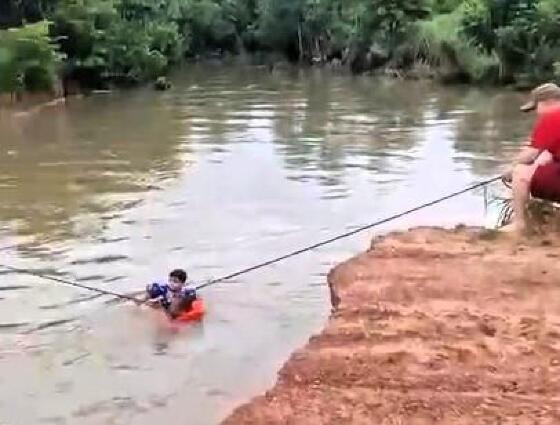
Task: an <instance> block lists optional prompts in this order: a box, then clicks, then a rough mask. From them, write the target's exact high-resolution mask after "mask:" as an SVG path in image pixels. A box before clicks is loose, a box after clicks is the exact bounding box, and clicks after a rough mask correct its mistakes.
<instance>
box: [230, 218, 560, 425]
mask: <svg viewBox="0 0 560 425" xmlns="http://www.w3.org/2000/svg"><path fill="white" fill-rule="evenodd" d="M373 245H375V249H371V250H369V251H368V252H365V253H363V254H361V255H358V256H357V257H355V258H353V259H351V260H349V261H347V262H345V263H343V264H341V265H339V266H338V267H336V268H335V269H334V270H332V272H331V273H330V275H329V284H330V285H331V287H332V292H333V294H334V295H335V298H336V296H338V297H339V298H340V300H339V301H340V303H339V305H338V309H337V311H336V312H334V313H333V315H332V317H331V319H330V320H329V322H328V324H327V326H326V328H325V330H324V331H323V332H322V333H321V334H320V335H318V336H314V337H312V338H311V339H310V341H309V343H308V344H307V346H306V347H304V348H303V349H301V350H299V351H297V352H296V353H294V354H293V355H292V357H291V358H290V360H289V361H288V362H287V363H286V364H285V366H284V367H283V368H282V370H281V371H280V373H279V377H278V381H277V384H276V386H275V387H274V388H272V389H271V390H270V391H268V392H267V393H266V394H265V395H263V396H259V397H257V398H255V399H254V400H252V401H251V402H250V403H248V404H247V405H244V406H241V407H239V408H238V409H237V410H235V411H234V412H233V413H232V415H231V416H230V417H229V418H227V419H226V420H225V422H224V424H226V425H233V424H259V425H262V424H415V425H416V424H418V425H419V424H433V423H438V424H465V425H467V424H469V425H472V424H498V423H499V424H557V423H560V395H559V394H560V278H559V276H560V261H559V255H560V236H558V235H554V236H548V237H534V238H532V239H528V240H524V241H522V242H519V241H515V240H514V239H513V238H512V237H511V236H509V235H496V234H494V233H488V232H485V231H480V230H476V229H459V230H453V231H446V230H441V229H432V228H430V229H428V228H421V229H415V230H412V231H409V232H405V233H398V234H391V235H389V236H387V237H385V238H383V239H380V240H377V241H374V243H373ZM335 301H336V300H335Z"/></svg>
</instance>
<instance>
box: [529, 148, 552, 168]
mask: <svg viewBox="0 0 560 425" xmlns="http://www.w3.org/2000/svg"><path fill="white" fill-rule="evenodd" d="M552 161H554V157H553V156H552V154H551V153H550V152H549V151H542V152H541V153H540V155H539V156H538V157H537V159H535V162H534V164H535V165H536V166H539V165H546V164H549V163H551V162H552Z"/></svg>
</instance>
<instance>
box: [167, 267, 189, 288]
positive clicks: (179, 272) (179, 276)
mask: <svg viewBox="0 0 560 425" xmlns="http://www.w3.org/2000/svg"><path fill="white" fill-rule="evenodd" d="M186 281H187V272H186V271H184V270H183V269H175V270H173V271H172V272H171V273H169V286H170V287H171V289H172V290H177V289H181V287H182V286H183V285H184V284H185V282H186Z"/></svg>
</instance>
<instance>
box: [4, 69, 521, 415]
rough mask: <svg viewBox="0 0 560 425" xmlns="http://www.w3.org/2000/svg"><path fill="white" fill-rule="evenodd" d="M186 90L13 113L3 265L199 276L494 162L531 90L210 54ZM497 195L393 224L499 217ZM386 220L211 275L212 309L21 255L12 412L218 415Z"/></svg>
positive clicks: (177, 79) (131, 281) (9, 286)
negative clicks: (494, 207)
mask: <svg viewBox="0 0 560 425" xmlns="http://www.w3.org/2000/svg"><path fill="white" fill-rule="evenodd" d="M172 80H173V82H174V86H173V88H172V89H171V90H170V91H167V92H155V91H153V90H152V89H151V88H149V87H148V88H143V89H135V90H130V91H124V92H114V93H110V94H95V95H93V96H90V97H85V98H81V99H70V100H69V101H68V102H67V104H66V105H57V106H53V107H47V108H43V109H41V110H37V111H35V112H31V113H22V112H15V113H14V111H0V199H1V202H0V259H1V261H0V263H2V264H8V265H11V266H15V267H25V268H31V269H33V270H36V271H40V272H43V273H49V274H53V275H57V276H60V277H64V278H67V279H72V280H76V281H78V282H81V283H83V284H87V285H92V286H98V287H101V288H105V289H110V290H112V291H117V292H127V293H128V292H133V291H135V290H137V289H142V288H143V287H144V286H145V285H146V284H147V283H149V282H151V281H153V280H154V279H160V278H165V276H166V273H167V272H168V271H169V269H171V268H174V267H185V268H187V269H188V271H189V274H190V278H191V279H192V280H193V281H195V282H204V281H205V280H206V279H210V278H212V277H217V276H221V275H224V274H228V273H230V272H232V271H235V270H237V269H240V268H243V267H246V266H248V265H251V264H252V263H256V262H259V261H262V260H267V259H269V258H271V257H274V256H276V255H278V254H283V253H285V252H288V251H291V250H292V249H295V248H298V247H300V246H303V245H307V244H310V243H313V242H315V241H318V240H321V239H324V238H328V237H330V236H332V235H334V234H336V233H339V232H344V231H347V230H351V229H352V228H354V226H358V225H363V224H365V223H368V222H371V221H374V220H376V219H378V218H381V217H385V216H387V215H389V214H392V213H395V212H397V211H399V210H401V209H404V208H408V207H410V206H414V205H416V204H418V203H421V202H423V201H424V200H427V199H432V198H435V197H438V196H440V195H442V194H445V193H447V192H450V191H453V190H457V189H461V188H462V187H464V186H466V185H468V184H471V183H473V182H476V181H479V180H482V179H486V178H489V177H492V176H494V175H495V174H496V173H497V172H498V171H499V169H498V167H500V165H501V164H503V163H504V161H506V160H507V158H509V157H510V156H511V155H512V153H513V152H514V151H515V149H516V148H517V146H519V144H520V141H521V140H522V139H523V138H524V136H525V135H526V133H527V132H528V130H529V126H530V120H531V117H529V116H523V115H521V114H520V113H519V112H518V111H517V108H518V105H519V103H520V102H521V101H522V98H523V96H522V95H521V94H518V93H510V92H506V91H503V90H502V91H498V90H496V91H492V90H488V89H475V88H468V87H441V86H438V85H436V84H435V83H432V82H410V81H408V82H407V81H398V80H377V79H373V78H372V77H365V76H364V77H349V76H342V75H332V74H328V73H325V72H321V71H317V70H307V71H298V70H284V71H275V72H274V73H272V74H271V73H268V72H266V71H265V70H260V69H254V68H233V67H232V68H230V67H208V66H194V67H191V68H187V69H184V70H180V71H177V72H176V73H175V74H174V75H173V76H172ZM482 199H483V198H482V195H481V192H480V191H479V192H476V193H471V194H468V195H465V196H462V197H460V198H457V199H455V200H452V201H449V202H447V203H445V204H441V205H438V206H437V207H434V208H431V209H428V210H424V211H422V212H420V213H417V214H414V215H411V216H409V217H406V218H403V219H401V220H399V221H396V222H393V223H390V224H388V225H385V226H384V227H382V228H379V229H377V231H376V232H377V233H380V232H385V231H388V230H392V229H402V228H406V227H409V226H413V225H419V224H438V225H450V226H452V225H455V224H457V223H459V222H463V223H470V224H481V223H484V222H485V221H486V220H487V218H488V217H487V216H485V214H484V204H483V200H482ZM372 235H373V233H372V232H370V233H365V234H361V235H358V236H355V237H353V238H350V239H347V240H343V241H340V242H338V243H336V244H333V245H330V246H328V247H325V248H322V249H320V250H317V251H315V252H312V253H308V254H305V255H302V256H300V257H297V258H293V259H290V260H287V261H285V262H282V263H279V264H277V265H275V266H273V267H270V268H267V269H264V270H261V271H258V272H254V273H251V274H248V275H245V276H243V277H240V278H237V279H235V280H232V281H230V282H227V283H223V284H220V285H217V286H214V287H211V288H208V289H207V290H205V291H204V292H203V293H202V296H203V297H204V299H205V302H206V305H207V309H208V314H207V316H206V318H205V320H204V321H203V323H201V324H197V325H191V326H185V327H181V328H175V327H170V326H169V325H168V324H167V323H166V322H165V321H164V320H162V319H161V317H159V316H158V315H156V314H154V313H153V312H151V311H147V310H144V309H140V308H137V307H135V306H134V305H131V304H130V303H121V302H115V301H114V300H111V299H108V298H107V297H97V296H96V295H95V294H92V293H88V292H84V291H81V290H77V289H76V288H72V287H66V286H62V285H56V284H54V283H51V282H48V281H45V280H41V279H38V278H35V277H29V276H24V275H17V274H14V273H11V272H9V271H6V270H2V269H1V268H0V424H1V425H33V424H51V425H52V424H55V425H63V424H72V425H74V424H76V425H86V424H87V425H89V424H92V425H93V424H95V425H97V424H133V425H149V424H154V423H158V421H159V423H165V424H167V425H179V424H189V425H206V424H215V423H217V422H218V421H219V420H220V419H222V418H223V417H224V416H225V415H227V413H228V412H229V410H230V409H231V408H232V407H234V406H235V405H236V404H238V403H240V402H243V401H246V400H247V399H248V398H249V397H251V396H253V395H255V394H257V393H259V392H261V391H263V390H265V389H266V388H267V387H268V386H270V385H271V384H272V383H273V382H274V379H275V374H276V371H277V369H278V368H279V367H280V365H281V364H282V362H283V361H285V360H286V358H287V357H288V355H289V353H290V352H292V351H293V350H294V349H295V348H297V347H298V346H300V345H302V344H303V343H304V342H305V341H306V340H307V338H308V337H309V336H310V335H311V334H312V333H313V332H316V331H318V330H319V329H320V328H321V327H322V325H323V323H324V322H325V320H326V318H327V316H328V313H329V304H328V290H327V287H326V285H325V283H326V273H327V272H328V271H329V269H330V268H331V267H332V266H334V265H335V264H336V263H337V262H339V261H343V260H345V259H347V258H348V257H349V256H351V255H353V254H355V253H356V252H358V251H359V250H362V249H364V248H366V247H367V246H368V244H369V240H370V238H371V237H372Z"/></svg>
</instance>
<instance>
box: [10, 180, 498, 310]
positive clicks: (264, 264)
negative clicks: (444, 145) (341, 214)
mask: <svg viewBox="0 0 560 425" xmlns="http://www.w3.org/2000/svg"><path fill="white" fill-rule="evenodd" d="M500 179H502V176H497V177H493V178H491V179H488V180H485V181H482V182H479V183H476V184H473V185H471V186H468V187H466V188H464V189H462V190H459V191H456V192H452V193H450V194H448V195H445V196H442V197H441V198H438V199H434V200H432V201H430V202H426V203H424V204H421V205H418V206H416V207H414V208H410V209H408V210H405V211H402V212H400V213H398V214H394V215H392V216H389V217H386V218H383V219H380V220H378V221H375V222H373V223H370V224H367V225H364V226H360V227H358V228H356V229H354V230H351V231H348V232H345V233H342V234H339V235H337V236H333V237H331V238H329V239H325V240H323V241H321V242H317V243H314V244H312V245H309V246H306V247H303V248H300V249H298V250H296V251H292V252H290V253H288V254H285V255H281V256H279V257H276V258H273V259H271V260H268V261H264V262H262V263H259V264H256V265H253V266H250V267H247V268H244V269H241V270H239V271H236V272H235V273H231V274H228V275H226V276H222V277H220V278H217V279H212V280H209V281H208V282H206V283H203V284H201V285H198V286H196V287H195V289H196V290H200V289H203V288H207V287H209V286H212V285H216V284H217V283H221V282H224V281H226V280H230V279H233V278H235V277H238V276H241V275H244V274H247V273H250V272H253V271H255V270H259V269H262V268H264V267H267V266H270V265H272V264H276V263H279V262H280V261H283V260H286V259H288V258H291V257H295V256H297V255H300V254H303V253H305V252H309V251H312V250H314V249H317V248H320V247H322V246H325V245H328V244H331V243H333V242H336V241H338V240H340V239H345V238H348V237H350V236H353V235H355V234H357V233H361V232H363V231H365V230H369V229H371V228H373V227H377V226H380V225H382V224H385V223H388V222H390V221H393V220H396V219H398V218H401V217H404V216H406V215H409V214H412V213H414V212H416V211H419V210H422V209H424V208H428V207H431V206H433V205H436V204H439V203H441V202H444V201H447V200H448V199H451V198H455V197H457V196H459V195H462V194H464V193H467V192H470V191H473V190H475V189H478V188H481V187H483V188H486V186H488V185H489V184H491V183H493V182H495V181H498V180H500ZM0 267H2V268H4V269H6V270H11V271H13V272H16V273H22V274H27V275H31V276H36V277H40V278H43V279H46V280H50V281H52V282H56V283H61V284H65V285H70V286H74V287H76V288H80V289H85V290H88V291H93V292H97V293H99V294H102V295H110V296H113V297H116V298H121V299H124V300H129V301H134V302H136V303H139V302H141V301H140V300H139V299H137V298H135V297H133V296H131V295H125V294H119V293H117V292H112V291H108V290H105V289H100V288H95V287H93V286H88V285H82V284H81V283H77V282H72V281H69V280H66V279H61V278H58V277H54V276H49V275H46V274H42V273H39V272H35V271H33V270H28V269H19V268H16V267H12V266H8V265H4V264H0Z"/></svg>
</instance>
